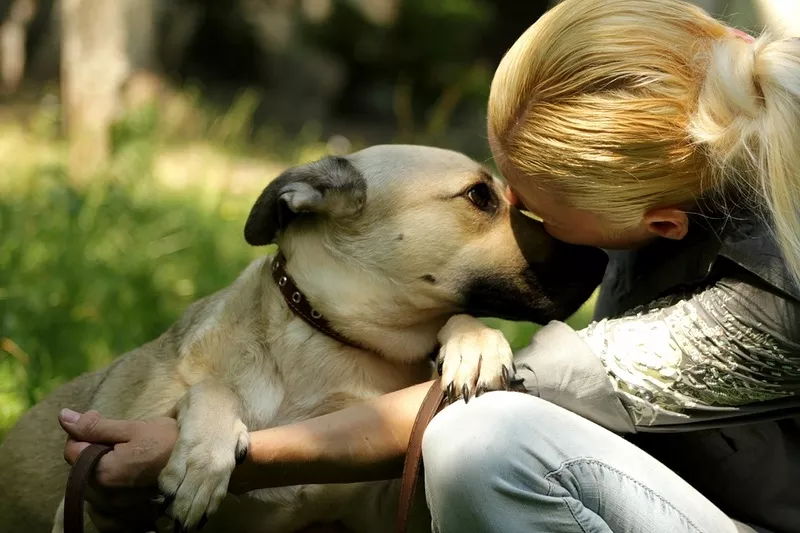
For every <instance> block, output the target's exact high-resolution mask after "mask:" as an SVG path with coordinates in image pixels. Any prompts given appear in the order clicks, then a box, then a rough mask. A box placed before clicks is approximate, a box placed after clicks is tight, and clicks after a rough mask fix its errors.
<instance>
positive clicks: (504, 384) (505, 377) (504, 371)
mask: <svg viewBox="0 0 800 533" xmlns="http://www.w3.org/2000/svg"><path fill="white" fill-rule="evenodd" d="M501 374H502V375H501V376H500V386H501V387H502V388H504V389H505V390H508V382H509V379H508V367H506V366H504V367H503V369H502V370H501Z"/></svg>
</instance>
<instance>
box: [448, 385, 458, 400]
mask: <svg viewBox="0 0 800 533" xmlns="http://www.w3.org/2000/svg"><path fill="white" fill-rule="evenodd" d="M455 399H456V387H455V385H453V384H452V383H451V384H450V385H448V386H447V403H453V402H454V401H455Z"/></svg>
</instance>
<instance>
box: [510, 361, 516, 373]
mask: <svg viewBox="0 0 800 533" xmlns="http://www.w3.org/2000/svg"><path fill="white" fill-rule="evenodd" d="M511 372H513V373H514V374H513V375H514V376H516V375H517V365H515V364H514V363H511Z"/></svg>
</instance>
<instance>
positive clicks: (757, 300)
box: [578, 283, 800, 426]
mask: <svg viewBox="0 0 800 533" xmlns="http://www.w3.org/2000/svg"><path fill="white" fill-rule="evenodd" d="M762 315H763V316H776V315H777V317H778V319H777V320H763V316H762ZM799 317H800V312H798V311H797V309H795V308H793V307H792V308H787V307H786V301H785V300H784V299H780V300H779V299H776V298H775V297H773V296H771V295H770V294H769V293H763V292H760V291H755V290H754V289H752V288H751V287H749V286H747V285H745V284H741V283H719V284H716V285H714V286H712V287H710V288H706V289H704V290H700V291H697V292H696V293H694V294H675V295H672V296H669V297H667V298H662V299H660V300H656V301H654V302H652V303H650V304H648V305H646V306H641V307H638V308H635V309H632V310H630V311H628V312H627V313H625V314H623V315H622V316H620V317H619V318H614V319H604V320H600V321H597V322H594V323H592V324H591V325H589V326H588V327H587V328H585V329H584V330H582V331H580V332H578V334H579V336H580V337H581V338H582V339H583V340H584V341H585V342H586V343H587V344H588V345H589V346H590V348H591V349H592V351H593V352H594V353H595V355H596V356H598V357H599V358H600V359H601V360H602V362H603V365H604V366H605V367H606V369H607V371H608V374H609V377H610V378H611V380H612V383H613V385H614V387H615V389H616V390H617V392H618V394H619V395H620V399H621V401H622V402H623V404H624V406H625V408H626V409H627V410H628V412H629V414H630V416H631V418H632V419H633V421H634V423H635V424H636V425H637V426H649V425H657V424H659V423H661V422H662V419H672V420H674V419H675V418H676V417H686V418H688V417H689V415H690V414H692V413H697V412H698V411H705V412H706V413H705V414H710V413H709V411H725V410H734V409H735V408H736V407H737V406H743V405H746V404H752V403H754V402H761V401H765V400H776V399H780V398H786V397H789V396H793V395H795V394H797V393H798V392H800V344H798V342H797V341H796V340H794V341H793V340H791V339H790V338H787V337H786V335H785V332H787V331H791V330H792V324H791V322H793V321H794V323H795V325H794V328H795V330H796V329H797V327H798V326H797V325H796V324H797V323H798V318H799ZM783 322H788V323H786V324H784V323H783ZM779 332H780V333H779ZM792 337H793V336H792Z"/></svg>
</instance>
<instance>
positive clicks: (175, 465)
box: [158, 379, 250, 529]
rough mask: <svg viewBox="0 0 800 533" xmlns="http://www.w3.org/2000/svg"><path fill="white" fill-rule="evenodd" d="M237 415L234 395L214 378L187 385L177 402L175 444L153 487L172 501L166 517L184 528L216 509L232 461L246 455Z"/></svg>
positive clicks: (239, 406)
mask: <svg viewBox="0 0 800 533" xmlns="http://www.w3.org/2000/svg"><path fill="white" fill-rule="evenodd" d="M241 411H242V404H241V400H240V399H239V397H238V396H237V395H236V394H235V393H234V392H233V391H232V390H231V389H230V388H229V387H227V386H225V385H224V384H223V383H221V382H220V381H218V380H215V379H207V380H205V381H202V382H200V383H198V384H196V385H194V386H192V387H191V388H190V389H189V391H188V392H187V393H186V394H185V395H184V397H183V398H181V400H180V402H179V403H178V429H179V434H178V442H177V443H176V445H175V448H174V450H173V452H172V455H171V456H170V459H169V461H168V463H167V466H166V467H165V468H164V470H162V471H161V474H160V475H159V478H158V484H159V488H160V489H161V492H162V494H164V496H165V498H167V500H172V503H171V505H170V506H169V507H168V509H167V511H168V513H169V514H170V515H171V516H172V517H173V518H175V520H176V521H177V522H179V523H180V524H181V525H182V526H183V527H184V529H191V528H194V527H195V526H197V524H198V523H199V522H200V520H201V519H203V518H204V517H205V518H208V517H209V516H211V514H212V513H213V512H214V511H215V510H216V509H217V507H218V506H219V504H220V502H221V501H222V500H223V498H225V495H226V494H227V491H228V481H229V480H230V476H231V473H232V472H233V469H234V467H235V466H236V463H237V461H241V460H242V459H244V456H245V455H246V454H247V447H248V444H249V438H250V437H249V434H248V431H247V427H246V426H245V425H244V423H243V422H242V420H241Z"/></svg>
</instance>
